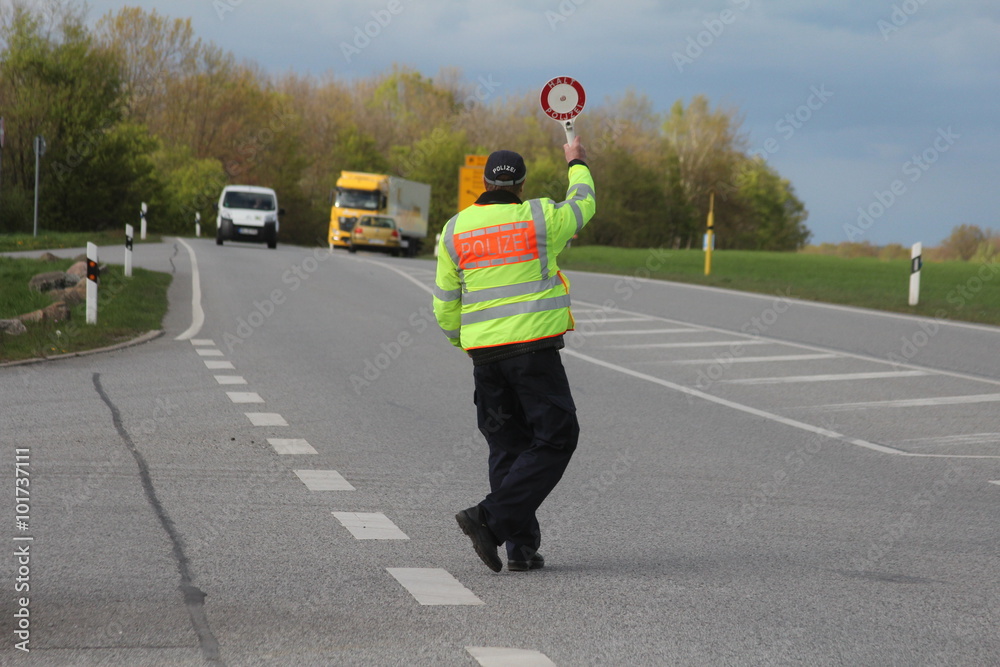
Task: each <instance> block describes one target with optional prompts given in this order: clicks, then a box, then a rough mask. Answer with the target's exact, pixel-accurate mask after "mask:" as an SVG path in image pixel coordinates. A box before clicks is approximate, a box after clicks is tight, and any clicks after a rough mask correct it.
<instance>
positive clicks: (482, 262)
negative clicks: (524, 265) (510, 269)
mask: <svg viewBox="0 0 1000 667" xmlns="http://www.w3.org/2000/svg"><path fill="white" fill-rule="evenodd" d="M455 250H456V251H457V253H458V268H460V269H462V270H467V269H482V268H485V267H488V266H503V265H506V264H517V263H519V262H530V261H531V260H533V259H538V243H537V240H536V239H535V224H534V223H533V222H532V221H531V220H524V221H521V222H509V223H506V224H503V225H491V226H490V227H482V228H480V229H473V230H471V231H468V232H462V233H461V234H456V235H455Z"/></svg>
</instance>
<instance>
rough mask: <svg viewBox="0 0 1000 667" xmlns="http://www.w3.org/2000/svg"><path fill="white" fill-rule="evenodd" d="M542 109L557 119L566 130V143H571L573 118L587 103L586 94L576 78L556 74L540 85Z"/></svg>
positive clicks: (573, 137)
mask: <svg viewBox="0 0 1000 667" xmlns="http://www.w3.org/2000/svg"><path fill="white" fill-rule="evenodd" d="M540 101H541V104H542V111H544V112H545V115H546V116H548V117H549V118H551V119H553V120H557V121H559V123H560V124H561V125H562V126H563V129H564V130H566V143H568V144H572V143H573V139H575V138H576V132H575V131H574V130H573V119H575V118H576V117H577V116H578V115H579V114H580V112H581V111H583V106H584V105H585V104H586V103H587V95H586V93H584V91H583V86H582V85H580V82H579V81H577V80H576V79H573V78H570V77H568V76H557V77H556V78H554V79H552V80H550V81H549V82H548V83H546V84H545V85H544V86H542V94H541V100H540Z"/></svg>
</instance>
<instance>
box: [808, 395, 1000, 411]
mask: <svg viewBox="0 0 1000 667" xmlns="http://www.w3.org/2000/svg"><path fill="white" fill-rule="evenodd" d="M997 402H1000V394H970V395H968V396H937V397H934V398H904V399H899V400H895V401H868V402H865V403H831V404H829V405H813V406H810V405H804V406H800V407H799V408H798V409H806V410H823V411H825V412H841V411H844V410H864V409H866V408H925V407H931V406H939V405H968V404H970V403H997Z"/></svg>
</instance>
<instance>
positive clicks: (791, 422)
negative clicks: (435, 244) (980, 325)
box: [361, 260, 1000, 459]
mask: <svg viewBox="0 0 1000 667" xmlns="http://www.w3.org/2000/svg"><path fill="white" fill-rule="evenodd" d="M361 261H367V262H370V263H372V264H378V265H379V266H383V267H385V268H387V269H390V270H392V271H395V272H396V273H398V274H400V275H401V276H403V277H404V278H406V279H407V280H409V281H410V282H412V283H413V284H415V285H416V286H417V287H419V288H420V289H422V290H423V291H425V292H427V293H429V294H433V293H434V290H433V288H431V287H428V286H427V285H425V284H423V283H421V282H420V281H419V280H417V279H416V278H414V277H413V276H410V275H408V274H406V273H405V272H403V271H400V270H399V269H397V268H395V267H392V266H388V265H387V264H383V263H380V262H373V261H371V260H361ZM616 277H620V276H616ZM728 291H732V292H733V293H734V294H744V292H735V291H733V290H728ZM768 298H771V297H768ZM579 303H581V305H584V306H590V307H592V308H598V309H599V308H600V304H594V303H588V302H585V301H584V302H579ZM803 303H807V304H808V303H809V302H803ZM813 305H814V304H813ZM616 312H617V313H620V314H623V315H636V316H638V317H644V318H649V319H655V320H657V321H660V322H668V323H670V324H681V325H683V324H686V323H685V322H678V321H676V320H671V319H668V318H666V317H656V316H652V315H646V314H644V313H636V312H634V311H627V310H617V311H616ZM859 312H871V313H878V311H864V310H859ZM910 319H911V320H916V321H919V319H920V318H910ZM701 328H703V329H705V330H707V331H717V332H719V333H726V334H730V335H732V334H733V333H734V332H732V331H726V330H725V329H718V328H716V327H701ZM993 330H996V328H993ZM753 340H754V341H756V340H758V338H754V339H753ZM750 342H753V341H742V342H741V344H743V345H746V344H747V343H750ZM760 342H761V343H775V344H780V345H789V346H792V347H800V348H802V349H807V350H814V351H816V352H823V353H830V352H831V350H828V349H824V348H821V347H816V346H814V345H804V344H802V343H787V342H784V341H779V340H761V341H760ZM563 351H564V352H565V353H566V354H568V355H570V356H574V357H577V358H578V359H582V360H584V361H589V362H590V363H592V364H596V365H598V366H603V367H605V368H610V369H612V370H615V371H618V372H619V373H624V374H625V375H631V376H632V377H636V378H640V379H643V380H646V381H647V382H653V383H655V384H659V385H661V386H664V387H668V388H670V389H674V390H675V391H679V392H681V393H685V394H690V395H691V396H697V397H698V398H702V399H704V400H706V401H711V402H713V403H718V404H719V405H725V406H727V407H730V408H733V409H734V410H740V411H741V412H747V413H749V414H752V415H757V416H759V417H764V418H765V419H770V420H772V421H775V422H778V423H781V424H785V425H786V426H791V427H793V428H799V429H802V430H804V431H809V432H810V433H816V434H818V435H823V436H826V437H828V438H832V439H834V440H840V441H841V442H846V443H848V444H851V445H856V446H858V447H863V448H864V449H870V450H872V451H875V452H879V453H881V454H895V455H897V456H910V457H915V458H970V459H995V458H1000V456H967V455H951V454H916V453H912V452H904V451H902V450H900V449H893V448H892V447H886V446H885V445H880V444H877V443H874V442H868V441H867V440H861V439H860V438H851V437H849V436H846V435H844V434H842V433H837V432H836V431H831V430H829V429H825V428H822V427H819V426H814V425H812V424H806V423H805V422H800V421H797V420H795V419H788V418H786V417H782V416H780V415H776V414H773V413H770V412H766V411H764V410H758V409H757V408H752V407H750V406H749V405H743V404H741V403H736V402H734V401H727V400H725V399H723V398H718V397H716V396H712V395H711V394H706V393H705V392H703V391H698V390H697V389H689V388H688V387H684V386H682V385H679V384H676V383H674V382H668V381H667V380H661V379H660V378H658V377H653V376H652V375H647V374H645V373H640V372H638V371H633V370H631V369H628V368H625V367H624V366H619V365H617V364H612V363H608V362H606V361H601V360H600V359H595V358H594V357H590V356H588V355H585V354H581V353H579V352H576V351H575V350H571V349H569V348H566V349H564V350H563ZM839 354H840V356H845V357H852V358H855V359H865V360H867V361H876V362H879V363H883V364H888V363H890V362H887V361H885V360H882V359H876V358H875V357H869V356H866V355H863V354H852V353H848V352H841V353H839ZM893 365H894V366H897V367H903V368H911V369H914V370H922V371H930V372H932V373H937V374H941V375H947V376H950V377H959V378H965V379H970V380H977V381H979V382H989V383H992V384H1000V382H997V381H994V380H983V379H982V378H977V377H975V376H971V375H966V374H965V373H953V372H949V371H938V370H935V369H929V368H923V367H920V366H915V365H913V364H898V365H897V364H893Z"/></svg>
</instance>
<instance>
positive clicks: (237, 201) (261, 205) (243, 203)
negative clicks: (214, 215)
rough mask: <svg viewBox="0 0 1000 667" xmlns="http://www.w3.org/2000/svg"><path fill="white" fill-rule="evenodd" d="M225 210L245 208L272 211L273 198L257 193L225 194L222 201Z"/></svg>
mask: <svg viewBox="0 0 1000 667" xmlns="http://www.w3.org/2000/svg"><path fill="white" fill-rule="evenodd" d="M222 205H223V206H225V207H226V208H247V209H255V210H257V211H273V210H274V197H272V196H271V195H269V194H266V193H259V192H235V191H232V192H227V193H226V198H225V199H224V200H223V201H222Z"/></svg>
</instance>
